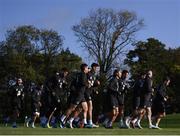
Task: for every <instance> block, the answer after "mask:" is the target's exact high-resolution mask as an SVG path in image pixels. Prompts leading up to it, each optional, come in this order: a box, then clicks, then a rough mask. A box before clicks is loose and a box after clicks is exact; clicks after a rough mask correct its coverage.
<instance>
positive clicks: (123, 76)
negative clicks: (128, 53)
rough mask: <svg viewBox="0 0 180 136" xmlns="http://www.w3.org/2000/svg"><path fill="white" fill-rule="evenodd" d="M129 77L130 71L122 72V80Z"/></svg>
mask: <svg viewBox="0 0 180 136" xmlns="http://www.w3.org/2000/svg"><path fill="white" fill-rule="evenodd" d="M128 75H129V71H127V70H123V71H122V78H123V79H126V78H127V77H128Z"/></svg>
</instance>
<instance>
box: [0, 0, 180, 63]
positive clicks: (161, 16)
mask: <svg viewBox="0 0 180 136" xmlns="http://www.w3.org/2000/svg"><path fill="white" fill-rule="evenodd" d="M97 8H112V9H114V10H123V9H125V10H129V11H134V12H136V14H137V16H138V17H139V18H143V19H144V21H145V27H144V28H143V29H142V30H140V31H139V32H138V33H137V36H136V39H137V40H143V41H145V40H146V39H147V38H149V37H154V38H157V39H159V40H160V41H161V42H163V43H165V44H166V45H167V47H172V48H175V47H179V46H180V0H0V41H2V40H4V39H5V33H6V31H7V30H8V29H10V28H13V27H17V26H20V25H34V26H35V27H38V28H46V29H53V30H56V31H58V33H59V34H61V35H63V36H64V38H65V40H64V47H65V48H66V47H69V48H70V50H71V51H73V52H74V53H76V54H79V55H81V56H82V57H83V58H84V59H85V60H86V59H87V58H86V57H85V56H87V55H86V54H85V53H84V51H83V49H82V48H81V47H80V43H77V38H76V37H75V36H74V33H73V31H72V29H71V28H72V26H73V25H74V24H77V23H79V22H80V20H81V18H83V17H86V16H87V15H88V13H89V11H91V10H95V9H97Z"/></svg>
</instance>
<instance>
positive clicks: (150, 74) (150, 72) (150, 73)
mask: <svg viewBox="0 0 180 136" xmlns="http://www.w3.org/2000/svg"><path fill="white" fill-rule="evenodd" d="M147 76H148V77H150V78H152V76H153V73H152V70H148V71H147Z"/></svg>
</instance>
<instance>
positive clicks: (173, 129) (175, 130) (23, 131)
mask: <svg viewBox="0 0 180 136" xmlns="http://www.w3.org/2000/svg"><path fill="white" fill-rule="evenodd" d="M142 125H143V127H144V129H119V128H118V127H117V124H114V129H105V128H103V127H100V128H94V129H83V128H79V129H67V128H65V129H60V128H52V129H48V128H41V127H37V128H35V129H32V128H25V127H23V126H20V127H18V128H15V129H14V128H11V127H10V126H9V127H4V126H2V125H1V127H0V135H15V134H16V135H180V114H173V115H168V116H167V117H166V118H164V119H162V121H161V124H160V126H161V128H162V130H156V129H148V128H147V121H143V123H142Z"/></svg>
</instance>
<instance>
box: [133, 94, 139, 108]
mask: <svg viewBox="0 0 180 136" xmlns="http://www.w3.org/2000/svg"><path fill="white" fill-rule="evenodd" d="M139 106H140V96H134V97H133V109H134V110H136V109H138V108H139Z"/></svg>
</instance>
